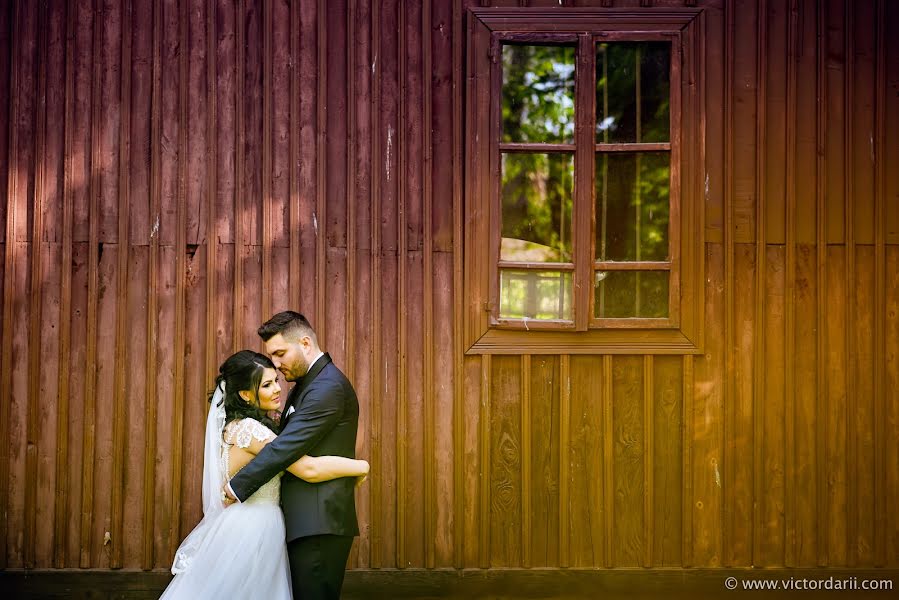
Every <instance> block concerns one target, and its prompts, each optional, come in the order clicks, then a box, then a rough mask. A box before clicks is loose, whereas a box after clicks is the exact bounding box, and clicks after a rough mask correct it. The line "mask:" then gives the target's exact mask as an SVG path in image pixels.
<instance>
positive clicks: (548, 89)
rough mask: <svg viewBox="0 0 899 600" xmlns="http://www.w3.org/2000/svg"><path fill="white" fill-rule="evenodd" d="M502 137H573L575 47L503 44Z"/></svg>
mask: <svg viewBox="0 0 899 600" xmlns="http://www.w3.org/2000/svg"><path fill="white" fill-rule="evenodd" d="M502 140H503V141H504V142H556V143H562V142H565V143H570V142H572V141H573V140H574V48H572V47H567V46H524V45H517V44H516V45H513V44H504V45H503V134H502Z"/></svg>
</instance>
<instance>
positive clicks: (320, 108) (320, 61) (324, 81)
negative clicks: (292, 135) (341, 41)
mask: <svg viewBox="0 0 899 600" xmlns="http://www.w3.org/2000/svg"><path fill="white" fill-rule="evenodd" d="M316 2H317V4H316V12H315V15H316V18H317V21H316V37H317V40H316V44H317V55H316V56H317V65H318V67H317V69H316V71H315V76H316V81H317V82H318V87H317V88H316V95H315V98H316V109H317V110H316V115H315V123H316V125H315V150H316V152H315V212H314V213H313V215H312V221H313V223H314V224H315V332H316V334H317V335H318V341H319V343H320V344H321V346H322V347H324V348H327V347H328V328H327V323H326V322H325V321H326V319H325V315H326V314H327V313H326V310H325V309H326V306H325V302H326V299H325V287H326V285H327V284H326V280H325V277H326V274H325V265H326V260H327V247H326V244H325V242H326V240H327V237H326V232H325V228H326V227H327V224H328V219H327V215H326V214H325V207H326V200H327V196H326V189H325V185H326V182H327V171H326V165H325V160H324V158H325V154H326V152H327V141H328V137H327V136H328V131H327V123H328V120H327V114H326V112H325V98H326V97H327V93H328V20H327V12H326V10H325V7H326V4H327V3H326V2H325V0H316Z"/></svg>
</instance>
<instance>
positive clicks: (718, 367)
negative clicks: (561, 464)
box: [691, 213, 734, 567]
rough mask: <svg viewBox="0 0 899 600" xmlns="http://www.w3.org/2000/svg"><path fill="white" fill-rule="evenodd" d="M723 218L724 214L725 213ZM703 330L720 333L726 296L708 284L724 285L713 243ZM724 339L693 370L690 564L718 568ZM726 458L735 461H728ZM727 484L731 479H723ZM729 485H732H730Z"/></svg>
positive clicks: (712, 338)
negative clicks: (691, 555) (691, 547)
mask: <svg viewBox="0 0 899 600" xmlns="http://www.w3.org/2000/svg"><path fill="white" fill-rule="evenodd" d="M725 214H726V213H725ZM706 265H707V268H706V272H707V273H708V282H707V284H706V301H705V306H706V316H705V321H706V327H707V329H708V330H709V331H710V332H712V331H722V330H723V329H724V327H723V325H724V316H725V314H724V313H725V307H724V300H725V298H724V293H723V289H722V286H720V285H717V284H715V283H712V282H719V281H722V279H723V275H724V270H723V267H724V252H723V248H722V247H721V246H720V245H717V244H709V245H708V246H707V250H706ZM723 342H724V340H723V339H722V338H721V337H719V336H716V335H709V336H708V339H707V340H706V348H705V354H704V355H702V356H701V357H698V358H697V359H696V364H695V367H694V377H695V382H696V385H695V389H696V396H695V397H694V399H693V414H692V415H691V418H692V419H693V440H692V450H693V464H694V468H693V562H694V564H695V565H704V566H708V567H714V566H720V565H721V564H722V562H723V560H722V556H723V554H722V553H723V552H724V549H723V547H722V534H723V531H724V520H725V515H724V514H723V512H722V509H723V495H722V488H721V486H722V479H723V477H722V472H723V471H724V466H723V462H722V458H723V457H724V456H725V455H730V454H732V453H734V450H733V449H732V447H729V446H723V444H722V439H723V433H724V427H723V416H724V412H723V408H724V405H723V403H722V388H723V380H724V378H725V373H724V371H723V369H722V367H723V365H724V353H725V349H724V344H723ZM728 460H733V459H731V458H728ZM725 481H728V482H730V481H731V479H730V478H728V479H727V480H725ZM727 485H730V483H728V484H727Z"/></svg>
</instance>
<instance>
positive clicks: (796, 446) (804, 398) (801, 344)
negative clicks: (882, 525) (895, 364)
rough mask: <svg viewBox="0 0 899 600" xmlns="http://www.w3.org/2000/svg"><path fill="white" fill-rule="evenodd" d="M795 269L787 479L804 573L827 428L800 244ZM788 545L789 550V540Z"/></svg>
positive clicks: (810, 254)
mask: <svg viewBox="0 0 899 600" xmlns="http://www.w3.org/2000/svg"><path fill="white" fill-rule="evenodd" d="M794 266H795V280H794V286H795V295H794V311H795V315H796V318H795V321H794V331H795V339H796V343H795V346H794V348H793V351H794V352H795V360H794V365H795V369H796V374H795V376H794V377H793V382H794V387H795V402H794V407H793V412H794V417H793V419H794V421H793V427H792V428H788V429H787V431H788V433H789V432H790V431H792V432H794V435H795V438H796V439H795V440H793V441H792V442H790V447H791V449H792V451H793V453H794V455H793V469H792V478H788V480H787V481H788V485H791V486H792V487H793V488H794V489H795V491H794V492H793V502H794V507H795V508H794V511H795V512H794V516H793V518H792V524H793V528H794V530H795V533H794V542H795V543H796V549H795V554H794V555H793V562H794V565H795V566H797V567H806V568H808V567H814V566H816V564H817V547H818V545H819V543H820V540H819V538H818V531H817V528H816V521H817V510H818V508H817V505H816V499H817V497H818V495H819V491H818V490H819V488H820V486H821V485H822V483H823V482H822V481H821V480H819V479H818V475H817V469H818V466H819V464H820V462H822V457H821V456H819V455H818V453H817V451H816V444H817V441H816V436H817V435H818V433H819V431H818V430H819V429H821V428H823V427H824V424H825V420H824V419H823V418H822V415H821V414H819V413H818V412H817V409H816V405H817V403H818V402H819V400H818V390H817V357H816V348H817V346H818V340H819V338H820V337H823V332H820V331H819V330H818V329H817V321H818V315H817V312H816V311H817V309H818V307H817V302H816V298H817V293H818V290H817V287H818V271H817V265H816V253H815V248H814V246H812V245H811V244H800V245H799V246H798V247H797V252H796V258H795V264H794ZM788 392H789V389H788ZM788 464H789V463H788ZM790 482H792V483H790ZM788 490H789V488H788ZM788 533H789V529H788ZM787 544H788V545H787V550H789V548H790V540H789V537H788V539H787Z"/></svg>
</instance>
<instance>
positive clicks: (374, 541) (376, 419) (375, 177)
mask: <svg viewBox="0 0 899 600" xmlns="http://www.w3.org/2000/svg"><path fill="white" fill-rule="evenodd" d="M380 51H381V11H380V3H379V2H373V3H372V5H371V52H372V66H371V71H372V83H371V87H372V90H371V109H370V112H369V115H370V117H371V163H372V165H373V167H372V171H371V217H370V224H371V267H370V270H371V282H372V290H371V315H372V319H371V343H372V356H373V357H379V356H382V340H381V318H380V315H381V294H379V293H378V292H377V290H375V289H374V286H375V285H377V284H378V283H379V282H380V281H381V280H382V279H381V277H382V276H381V222H380V219H379V216H380V215H381V168H380V164H381V146H380V136H381V77H380V71H379V65H378V58H379V57H380ZM381 380H382V376H381V369H380V367H374V366H373V368H372V377H371V392H372V393H371V406H373V407H378V408H377V409H375V410H372V414H371V456H372V470H373V471H374V472H379V471H380V469H379V467H381V411H380V406H381V398H382V396H381V389H382V387H381ZM380 481H381V480H380V478H378V477H375V478H374V479H373V481H372V486H371V514H372V518H373V520H374V521H375V522H374V523H373V525H372V534H371V557H370V558H369V562H370V565H371V566H372V567H373V568H378V567H380V566H381V565H382V564H383V562H384V561H383V554H382V542H381V536H382V535H383V534H382V533H381V527H383V523H381V522H380V518H381V494H382V489H381V483H380ZM385 533H386V532H385Z"/></svg>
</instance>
